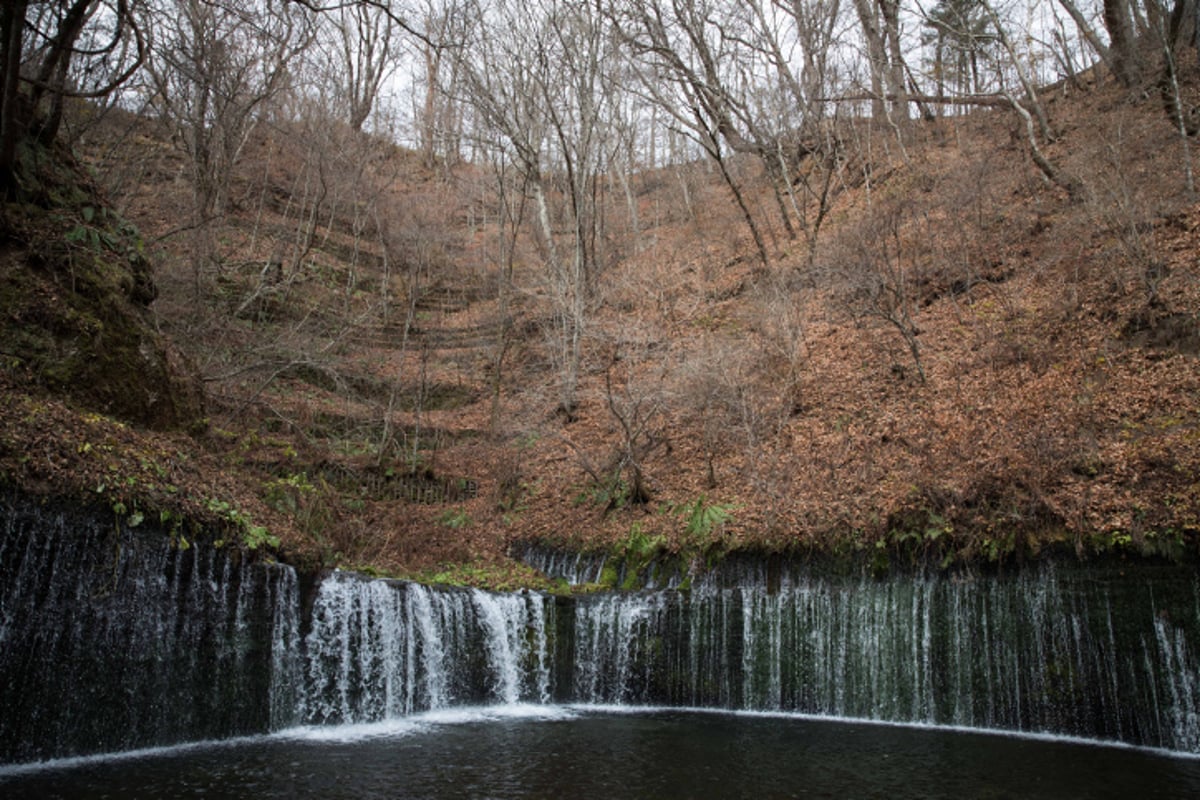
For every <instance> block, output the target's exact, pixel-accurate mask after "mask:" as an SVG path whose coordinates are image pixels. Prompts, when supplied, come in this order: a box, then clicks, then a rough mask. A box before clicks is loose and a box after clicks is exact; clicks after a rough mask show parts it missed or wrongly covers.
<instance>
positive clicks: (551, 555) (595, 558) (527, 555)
mask: <svg viewBox="0 0 1200 800" xmlns="http://www.w3.org/2000/svg"><path fill="white" fill-rule="evenodd" d="M516 556H517V558H518V559H519V560H520V561H522V562H524V563H525V564H527V565H529V566H531V567H533V568H534V569H536V570H537V571H538V572H541V573H542V574H543V575H545V576H546V577H548V578H552V579H555V580H563V581H566V582H567V584H568V585H569V586H580V585H582V584H585V583H599V582H600V578H601V576H603V574H604V565H605V563H606V562H607V561H608V556H607V555H606V554H605V553H569V552H566V551H564V550H555V549H552V548H549V547H544V546H541V545H537V544H526V545H523V546H522V547H521V549H520V552H519V553H516Z"/></svg>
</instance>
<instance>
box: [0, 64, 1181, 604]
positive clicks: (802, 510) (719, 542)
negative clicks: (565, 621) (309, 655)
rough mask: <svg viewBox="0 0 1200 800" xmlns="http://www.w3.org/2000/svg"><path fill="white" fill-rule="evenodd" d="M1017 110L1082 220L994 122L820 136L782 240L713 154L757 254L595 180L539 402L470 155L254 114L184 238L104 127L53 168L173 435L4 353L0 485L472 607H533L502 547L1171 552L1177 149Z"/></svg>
mask: <svg viewBox="0 0 1200 800" xmlns="http://www.w3.org/2000/svg"><path fill="white" fill-rule="evenodd" d="M1185 89H1186V91H1188V92H1191V93H1198V92H1200V87H1197V86H1195V85H1191V84H1189V85H1188V86H1186V87H1185ZM1045 100H1046V105H1047V110H1048V115H1049V118H1050V122H1051V124H1052V126H1053V127H1054V130H1055V132H1056V138H1055V140H1054V141H1053V142H1050V143H1046V144H1044V145H1043V146H1044V149H1045V151H1046V154H1047V156H1048V157H1049V158H1051V159H1052V161H1053V162H1054V163H1055V164H1056V165H1057V166H1058V167H1059V168H1060V169H1061V170H1062V171H1063V172H1064V173H1066V174H1068V175H1070V176H1073V177H1074V178H1075V179H1077V180H1078V181H1079V183H1080V184H1081V185H1082V187H1083V191H1082V193H1081V194H1080V195H1079V196H1078V197H1076V198H1071V197H1069V196H1068V195H1067V193H1066V192H1065V191H1063V190H1062V189H1060V188H1058V187H1056V186H1054V185H1052V184H1050V183H1048V182H1047V181H1046V180H1045V179H1044V178H1043V177H1042V175H1041V173H1039V172H1038V170H1037V169H1036V167H1035V166H1034V165H1033V162H1032V160H1031V159H1030V155H1029V152H1028V147H1027V144H1026V142H1025V139H1024V129H1023V127H1022V124H1021V121H1020V119H1019V118H1017V117H1016V116H1015V115H1013V114H1012V113H1011V112H1008V111H1004V110H997V109H983V110H978V111H974V112H972V113H970V114H966V115H962V116H954V117H942V118H937V119H931V120H920V121H913V122H912V123H911V124H910V126H909V128H908V130H907V131H906V132H905V135H904V137H903V140H902V141H901V140H900V139H897V138H896V136H895V134H894V132H893V131H891V130H890V129H886V130H880V129H878V128H877V127H874V128H873V127H872V126H870V125H869V124H868V123H867V122H866V121H856V122H853V123H847V127H846V129H845V131H844V140H845V142H846V146H845V152H843V153H841V154H840V155H839V156H838V158H836V159H829V160H827V161H820V162H819V163H818V160H817V159H810V160H809V161H808V162H806V166H805V167H804V172H803V173H802V174H800V175H797V176H796V180H795V183H794V187H793V188H794V190H795V192H796V196H797V198H796V202H797V207H798V208H799V209H800V210H801V211H803V212H804V213H803V215H800V216H796V217H795V218H794V221H793V225H794V226H795V227H796V228H797V229H798V230H797V233H796V235H795V236H794V237H790V236H789V235H788V232H787V231H786V230H785V229H784V227H783V225H782V221H781V217H780V215H779V212H778V210H777V207H776V201H775V198H774V196H773V194H772V192H771V191H770V187H769V186H768V185H767V184H766V183H765V181H764V179H763V177H762V176H761V175H759V174H758V173H757V172H756V171H755V169H754V167H753V165H752V164H749V163H742V162H734V164H733V166H734V169H735V174H736V175H737V177H738V179H739V180H740V181H741V183H742V185H743V187H745V191H746V196H747V197H748V199H749V206H750V209H751V212H752V213H753V214H754V216H755V218H756V220H757V221H758V224H759V225H760V227H761V229H762V231H763V234H764V237H763V238H764V240H765V244H766V247H767V252H768V261H767V263H765V264H764V263H762V261H761V260H760V259H759V258H758V256H757V255H756V248H755V247H754V244H753V241H752V240H751V239H750V237H749V234H748V232H747V228H746V226H745V224H744V221H743V220H742V218H741V216H740V214H739V212H738V211H737V207H736V206H735V204H734V203H733V202H732V201H731V199H730V197H729V195H728V190H727V189H726V187H725V186H724V185H722V184H721V183H720V181H719V176H718V174H717V173H716V172H715V171H714V170H711V169H709V168H708V167H707V166H706V165H705V164H701V163H696V164H681V165H676V166H673V167H665V168H659V169H657V170H654V171H646V172H643V173H642V174H639V175H636V176H633V178H632V180H631V183H632V184H633V185H632V187H631V188H630V192H629V196H631V197H633V198H635V204H634V205H630V204H629V203H627V202H626V200H625V197H624V193H623V192H622V191H621V189H620V188H619V187H617V185H616V182H615V181H613V182H611V185H609V184H606V185H605V187H604V190H603V191H604V192H607V193H608V202H609V206H608V208H609V210H608V212H607V215H608V216H607V219H608V222H607V228H606V229H605V231H604V236H603V237H602V243H601V247H602V256H603V258H602V260H601V262H600V263H601V265H602V267H603V270H602V272H601V273H600V275H599V276H598V278H597V280H596V282H595V285H594V287H593V295H592V296H591V297H590V298H589V299H588V303H587V312H586V326H585V328H584V330H583V338H582V350H581V353H582V355H581V359H580V369H579V376H578V384H577V388H576V390H575V397H574V403H568V404H567V405H568V406H571V407H570V408H569V413H564V409H563V403H562V402H561V398H562V397H563V386H564V375H565V374H566V373H565V371H564V369H563V368H562V364H563V360H562V358H561V352H560V347H559V344H560V343H561V342H560V339H559V337H558V335H557V333H556V331H557V328H556V316H555V310H554V304H553V286H552V285H551V284H550V283H549V282H548V280H547V277H546V271H545V269H544V267H543V266H542V264H543V263H544V259H543V254H542V253H541V252H540V251H539V248H538V246H537V243H536V240H535V238H534V237H532V236H529V235H525V233H524V229H522V235H520V236H519V237H517V240H516V244H515V248H514V250H513V253H512V258H511V259H509V258H507V257H506V256H505V253H506V252H507V251H506V250H505V249H504V243H505V242H506V241H507V239H506V238H505V236H504V235H503V233H504V228H503V218H502V217H501V216H499V215H498V213H497V206H496V205H495V204H494V203H492V202H491V201H490V199H489V198H490V195H489V191H490V189H489V187H490V186H491V185H492V184H493V183H494V177H493V176H490V175H489V174H487V173H486V172H485V171H483V170H482V169H481V168H478V167H474V166H472V165H469V164H458V165H454V166H447V165H444V164H441V165H428V164H425V163H423V162H422V161H421V159H419V158H418V157H417V155H416V154H413V153H411V152H407V151H404V150H403V149H400V148H396V147H394V146H390V145H385V144H382V143H380V142H378V141H376V140H371V139H370V137H365V136H361V135H353V134H350V133H349V132H342V133H341V134H339V135H340V136H342V137H343V138H341V139H338V140H337V141H336V142H333V143H330V142H329V141H328V140H323V141H324V144H322V145H321V146H317V144H315V143H314V142H316V139H315V137H314V136H313V135H312V134H311V133H310V132H305V131H296V130H291V129H283V128H279V127H271V126H263V127H262V128H261V130H260V132H259V134H258V135H257V136H256V138H255V139H254V141H253V142H251V143H250V145H249V146H248V147H247V149H246V152H245V154H244V156H243V159H242V162H241V167H240V169H239V172H238V176H237V180H236V181H235V183H234V184H233V185H232V188H231V191H230V201H229V206H230V209H231V212H230V214H229V215H228V217H226V218H225V219H223V220H222V222H221V224H220V226H219V227H218V228H216V229H215V230H208V232H209V233H211V235H212V238H211V239H209V240H207V241H206V242H203V243H200V244H198V240H197V238H196V231H195V230H192V229H190V228H189V226H188V225H186V224H185V223H181V220H186V219H188V218H189V216H188V214H189V212H188V202H189V200H190V190H189V188H188V182H187V180H186V179H185V177H186V175H185V172H186V170H185V164H184V161H183V158H182V156H181V155H180V154H179V153H178V152H177V151H176V150H175V149H173V148H172V146H171V143H170V141H169V139H168V138H167V137H166V136H165V135H163V134H162V133H161V132H159V131H158V130H157V129H156V127H155V125H154V124H153V122H152V121H149V120H142V119H137V118H133V117H129V116H128V115H119V114H115V113H114V114H110V115H109V117H107V118H106V119H104V120H101V121H100V122H98V123H94V124H93V125H91V126H90V127H89V128H88V129H87V130H86V131H85V132H84V133H82V134H80V135H79V137H78V140H77V143H76V149H77V152H78V153H79V154H80V156H81V158H82V159H83V160H84V161H85V162H86V163H88V164H90V165H91V167H92V168H93V170H94V171H95V174H96V175H97V179H98V180H99V182H100V183H101V184H103V185H104V186H105V187H106V192H107V195H108V197H109V199H110V202H111V204H112V205H113V207H114V208H115V209H116V210H117V211H118V212H119V213H120V214H121V215H122V216H123V218H125V219H128V220H129V221H130V222H132V223H134V224H135V225H136V226H137V228H138V230H139V231H140V232H141V235H142V237H143V238H144V240H145V242H146V243H147V253H148V256H149V258H150V260H151V262H152V263H153V264H154V279H155V282H156V284H157V287H158V296H157V300H155V302H154V304H153V306H152V307H151V310H152V312H153V316H154V320H155V323H156V325H157V327H158V329H159V330H160V331H161V333H162V334H163V335H164V336H165V337H166V338H167V339H168V340H170V341H171V342H173V343H174V346H175V347H176V348H178V350H179V351H180V352H181V353H182V356H183V358H185V359H186V361H187V363H188V364H189V365H190V369H191V370H193V371H195V372H196V374H197V375H198V376H199V378H200V380H201V381H202V383H203V386H204V388H205V394H206V398H207V414H208V416H207V419H206V421H205V422H206V424H205V425H203V426H200V428H198V429H197V430H196V431H193V432H192V433H190V434H185V433H170V432H168V433H153V432H149V431H143V430H139V429H138V428H137V427H136V426H131V425H128V424H124V423H121V422H118V421H117V420H115V419H113V418H111V417H109V416H105V415H103V414H97V413H93V411H94V410H88V409H83V408H80V407H79V405H78V404H77V403H72V402H71V401H68V400H64V399H63V398H61V397H58V396H55V395H54V394H53V393H51V392H47V391H46V390H44V389H43V388H41V385H40V382H39V379H38V376H36V375H33V376H31V375H28V374H26V373H25V372H23V371H22V370H21V369H19V368H18V364H17V363H16V362H15V361H14V362H13V363H12V364H11V365H6V366H5V369H4V370H2V371H0V389H3V391H4V394H5V396H6V398H7V401H6V402H5V403H4V404H3V407H0V442H3V444H4V447H3V449H2V450H0V472H2V473H3V474H4V476H5V477H6V479H7V480H8V481H9V482H15V483H17V484H19V485H22V486H24V487H26V488H33V489H36V490H38V491H42V492H44V493H48V494H55V495H59V496H72V497H84V496H86V497H89V498H90V499H92V500H93V501H96V502H101V503H103V504H105V505H107V506H108V507H111V508H113V509H114V510H115V511H118V512H119V513H120V514H121V515H123V516H126V517H130V516H133V515H136V519H137V521H138V522H139V523H140V522H142V520H143V519H147V518H149V519H151V520H152V521H153V522H156V523H158V524H163V525H165V526H167V527H168V528H169V529H171V530H173V531H174V535H181V536H187V535H189V533H188V532H189V531H191V530H194V528H185V527H181V525H180V520H189V521H191V522H189V523H188V524H189V525H190V524H191V523H192V522H196V523H200V524H201V525H208V526H209V527H213V526H216V528H217V529H218V530H230V531H234V532H235V533H236V534H237V535H239V536H240V537H241V538H242V541H243V542H244V543H247V544H253V545H255V546H259V545H261V544H264V543H265V544H268V545H271V544H274V543H275V539H278V550H279V553H280V554H281V556H282V557H283V558H285V559H288V560H291V561H294V562H296V563H303V564H307V565H319V566H334V565H340V566H349V567H357V568H360V569H366V570H373V571H377V572H380V573H384V574H391V575H403V576H411V577H419V578H422V579H425V580H442V581H452V582H474V583H483V584H487V585H493V586H506V585H531V584H532V585H537V583H538V581H539V578H538V576H537V575H535V574H533V573H532V572H531V571H530V570H529V569H528V568H525V567H523V566H521V565H520V564H518V563H516V562H515V561H514V560H513V559H512V558H511V557H510V556H509V553H510V552H511V548H512V546H513V545H514V544H516V543H523V542H541V543H544V544H547V545H550V546H554V547H560V548H565V549H574V550H605V551H615V552H622V553H625V554H627V555H630V556H632V557H645V556H646V555H647V554H651V553H655V552H660V551H670V552H675V553H683V554H685V555H687V556H689V557H692V556H694V557H701V556H703V555H706V554H707V555H710V556H711V555H712V554H714V553H718V552H723V551H729V550H734V549H750V550H766V551H771V552H796V553H834V554H858V555H861V556H862V557H864V558H866V559H868V560H869V561H870V562H871V563H873V564H874V565H875V566H876V567H877V568H887V567H888V566H889V565H899V564H903V563H907V562H909V561H912V562H920V563H933V564H942V565H945V566H951V565H962V564H1002V563H1009V562H1013V561H1019V560H1023V559H1027V558H1033V557H1036V556H1038V555H1039V554H1042V553H1045V552H1047V551H1049V550H1053V551H1055V552H1067V553H1073V554H1075V555H1077V556H1079V557H1091V556H1094V555H1096V554H1099V553H1113V552H1115V553H1141V554H1155V555H1163V556H1169V557H1175V558H1180V557H1195V556H1196V555H1198V554H1200V550H1198V548H1200V360H1198V356H1200V316H1198V311H1200V202H1198V201H1197V199H1196V197H1195V196H1194V194H1190V193H1189V192H1188V191H1187V188H1186V172H1185V165H1186V164H1187V162H1188V160H1189V159H1191V158H1192V157H1193V156H1192V153H1191V152H1190V149H1189V148H1194V146H1195V142H1194V141H1192V142H1190V143H1185V142H1184V141H1183V140H1181V138H1180V136H1179V134H1178V133H1177V131H1176V130H1174V129H1173V127H1172V125H1171V123H1170V120H1169V119H1168V118H1167V116H1166V115H1165V114H1164V113H1163V110H1162V106H1161V103H1159V102H1158V101H1157V99H1156V98H1150V99H1147V98H1146V97H1139V96H1131V95H1130V93H1129V92H1128V91H1124V90H1121V89H1119V88H1117V87H1116V86H1113V85H1110V84H1108V83H1101V85H1098V86H1074V85H1071V86H1064V87H1060V88H1057V89H1054V90H1047V92H1046V97H1045ZM306 148H307V149H306ZM338 154H341V155H340V156H339V155H338ZM356 154H357V155H356ZM338 157H343V158H345V159H347V160H346V161H344V162H339V161H337V158H338ZM823 186H829V187H830V193H829V197H830V203H829V205H828V208H827V209H826V211H825V213H824V216H823V219H822V221H821V224H820V227H819V229H816V227H815V225H814V224H813V220H814V214H815V210H816V206H815V201H814V200H813V199H812V198H813V196H812V195H807V194H806V190H807V189H808V188H810V187H812V188H814V189H815V190H817V191H819V190H820V188H821V187H823ZM364 209H365V211H364ZM202 248H213V252H212V253H211V255H210V257H207V258H204V259H201V258H200V257H199V256H198V255H197V253H199V252H200V251H201V249H202ZM101 410H103V409H101ZM271 537H275V538H271Z"/></svg>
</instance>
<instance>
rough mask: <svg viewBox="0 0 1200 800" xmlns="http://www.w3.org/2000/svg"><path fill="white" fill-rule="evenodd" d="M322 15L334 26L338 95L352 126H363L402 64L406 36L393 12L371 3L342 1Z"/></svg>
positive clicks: (333, 65) (334, 72)
mask: <svg viewBox="0 0 1200 800" xmlns="http://www.w3.org/2000/svg"><path fill="white" fill-rule="evenodd" d="M323 16H325V19H327V20H328V21H329V22H330V23H331V25H330V27H332V29H333V30H332V34H333V36H332V37H331V38H332V41H330V42H329V43H328V49H329V50H330V52H331V55H333V56H334V58H332V59H331V63H330V66H331V68H332V69H331V71H332V78H333V80H334V81H336V83H337V85H338V88H339V92H338V98H339V100H340V102H341V104H343V105H344V106H345V114H346V121H347V123H348V124H349V125H350V128H351V129H352V130H355V131H358V130H362V126H363V123H365V122H366V121H367V118H368V117H369V116H370V115H371V110H372V109H373V108H374V107H375V100H376V98H377V97H378V95H379V89H380V87H381V86H382V85H383V82H384V80H386V79H387V78H388V77H389V76H390V75H392V74H393V73H394V72H395V71H396V68H397V67H398V66H399V64H398V57H399V50H400V47H401V46H402V43H403V42H404V40H403V39H402V38H401V37H400V36H399V35H398V34H399V33H400V31H399V27H398V26H397V25H396V24H395V21H394V19H393V17H392V15H391V14H389V13H387V11H385V10H384V9H381V8H379V7H378V6H374V5H371V4H370V3H351V4H349V5H342V6H339V7H337V8H336V9H335V10H333V11H331V12H330V13H329V14H328V15H323Z"/></svg>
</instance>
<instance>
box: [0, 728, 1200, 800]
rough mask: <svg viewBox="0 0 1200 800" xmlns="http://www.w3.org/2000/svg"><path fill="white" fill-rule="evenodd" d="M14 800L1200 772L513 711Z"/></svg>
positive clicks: (820, 734) (656, 788) (1133, 786)
mask: <svg viewBox="0 0 1200 800" xmlns="http://www.w3.org/2000/svg"><path fill="white" fill-rule="evenodd" d="M0 797H4V798H7V800H18V799H19V798H54V797H60V798H72V800H75V799H79V800H84V799H85V798H144V799H145V800H154V799H155V798H205V799H206V800H222V799H223V798H288V799H289V800H290V799H291V798H356V800H360V799H364V798H516V797H520V798H600V797H603V798H731V797H744V798H755V799H756V800H758V799H760V798H785V797H811V798H821V797H829V798H889V800H891V799H893V798H956V800H957V799H959V798H1055V800H1062V799H1063V798H1123V799H1124V798H1187V797H1200V759H1197V758H1191V757H1182V756H1173V755H1166V754H1163V753H1158V752H1152V751H1146V750H1137V749H1133V748H1125V747H1107V746H1099V745H1094V744H1087V743H1081V742H1078V741H1065V740H1052V739H1038V738H1019V737H1012V736H1001V735H995V734H987V733H979V732H967V731H961V730H946V729H932V728H911V727H900V726H889V725H876V724H868V723H861V722H844V721H832V720H820V719H811V718H801V717H790V716H782V715H780V716H763V715H749V714H724V713H715V712H696V711H667V710H644V711H636V712H635V711H628V710H615V709H590V708H545V707H516V708H498V709H476V710H465V711H455V712H442V713H431V714H426V715H420V716H416V717H413V718H410V719H406V720H400V721H397V722H393V723H383V724H380V725H374V726H353V727H345V728H325V729H302V730H296V731H288V732H285V733H284V734H280V735H275V736H269V737H258V738H252V739H242V740H238V741H236V742H225V743H216V744H207V745H191V746H186V747H180V748H171V749H164V750H157V751H148V752H144V753H137V754H124V755H121V756H117V757H100V758H90V759H79V760H75V761H66V762H59V763H51V764H48V765H42V766H38V767H29V766H26V767H15V768H14V767H0Z"/></svg>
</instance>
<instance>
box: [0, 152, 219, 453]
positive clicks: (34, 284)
mask: <svg viewBox="0 0 1200 800" xmlns="http://www.w3.org/2000/svg"><path fill="white" fill-rule="evenodd" d="M27 156H28V158H26V159H25V163H24V169H23V177H24V180H23V184H24V188H23V190H22V192H21V193H20V196H19V198H18V199H17V200H15V201H12V202H7V203H5V204H4V205H3V206H0V312H2V314H0V358H2V364H3V367H4V369H5V370H6V371H8V372H9V373H10V374H13V375H15V376H17V377H18V378H19V379H21V380H26V381H29V382H31V383H33V384H34V385H36V386H41V387H44V388H45V389H48V390H50V391H52V392H54V393H56V394H61V395H64V396H66V397H69V398H70V399H71V400H72V401H73V402H75V403H77V404H79V405H81V406H83V407H85V408H88V409H90V410H93V411H98V412H101V413H104V414H108V415H111V416H114V417H117V418H120V419H122V420H124V421H127V422H132V423H134V424H136V425H141V426H145V427H150V428H154V429H158V430H164V429H169V428H190V427H193V426H195V425H198V424H200V423H201V420H202V419H203V417H204V405H203V395H202V392H201V390H200V387H199V384H198V382H196V381H195V380H194V379H192V378H190V377H189V376H188V374H187V369H186V368H185V365H184V364H182V362H181V358H180V357H179V356H178V354H176V353H175V352H174V351H173V350H172V348H171V347H170V345H169V344H168V343H167V342H166V340H165V339H164V338H163V337H162V336H160V335H159V334H158V333H157V332H156V331H155V329H154V327H153V325H152V324H151V319H150V314H149V311H148V307H149V305H150V303H151V302H152V301H153V300H154V297H155V288H154V282H153V280H152V278H151V275H150V265H149V262H148V261H147V260H146V258H145V257H144V255H143V253H142V241H141V239H140V237H139V236H138V233H137V231H136V230H135V229H134V228H133V226H131V225H130V224H129V223H127V222H125V221H124V220H123V219H121V217H120V216H119V215H117V214H115V213H114V212H112V211H111V210H110V209H108V207H107V206H106V204H105V200H104V198H103V196H102V195H101V193H100V192H99V190H98V189H97V188H96V187H95V186H94V184H93V183H92V182H91V180H90V179H89V178H88V177H87V176H86V175H85V174H84V173H83V171H82V169H81V168H80V167H79V166H78V164H77V163H76V162H75V161H74V160H73V159H72V158H71V157H70V155H69V154H67V153H66V152H64V151H62V150H58V149H54V150H40V151H38V152H37V153H29V154H27Z"/></svg>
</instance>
